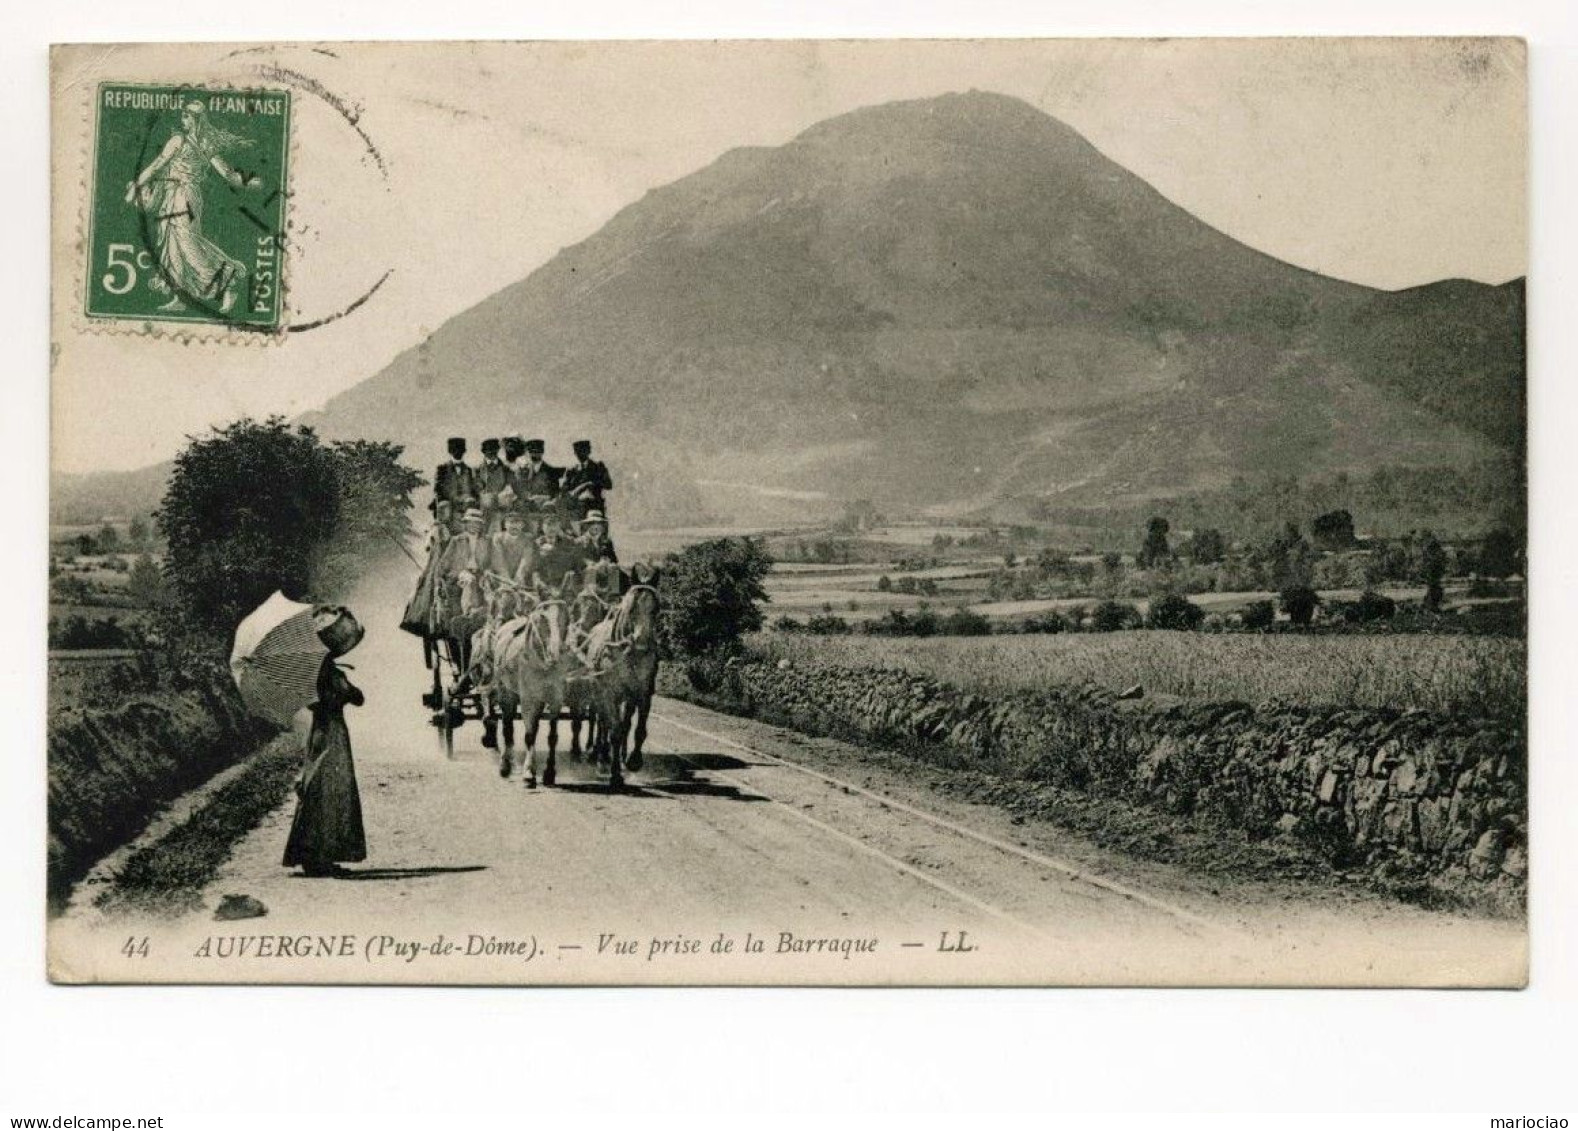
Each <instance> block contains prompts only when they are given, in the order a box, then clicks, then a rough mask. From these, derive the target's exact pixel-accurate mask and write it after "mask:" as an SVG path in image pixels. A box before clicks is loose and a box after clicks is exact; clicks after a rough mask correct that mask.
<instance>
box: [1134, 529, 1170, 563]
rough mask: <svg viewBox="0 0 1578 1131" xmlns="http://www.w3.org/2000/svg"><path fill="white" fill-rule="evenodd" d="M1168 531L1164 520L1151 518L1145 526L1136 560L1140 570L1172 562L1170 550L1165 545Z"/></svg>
mask: <svg viewBox="0 0 1578 1131" xmlns="http://www.w3.org/2000/svg"><path fill="white" fill-rule="evenodd" d="M1170 529H1171V527H1170V526H1168V524H1167V520H1166V519H1165V518H1160V517H1157V518H1153V519H1151V520H1150V521H1149V522H1148V523H1146V524H1145V542H1144V544H1143V545H1142V546H1141V547H1140V553H1139V556H1138V558H1137V559H1136V561H1137V562H1138V564H1139V567H1140V568H1141V569H1155V568H1156V567H1157V566H1163V565H1167V564H1168V563H1170V562H1171V561H1172V560H1173V552H1172V549H1171V548H1170V547H1169V546H1168V545H1167V532H1168V531H1169V530H1170Z"/></svg>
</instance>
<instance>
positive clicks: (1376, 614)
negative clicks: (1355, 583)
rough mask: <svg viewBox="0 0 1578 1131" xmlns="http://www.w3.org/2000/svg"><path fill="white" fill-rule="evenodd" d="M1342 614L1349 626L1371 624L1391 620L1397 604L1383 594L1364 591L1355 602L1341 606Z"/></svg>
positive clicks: (1368, 590)
mask: <svg viewBox="0 0 1578 1131" xmlns="http://www.w3.org/2000/svg"><path fill="white" fill-rule="evenodd" d="M1342 614H1343V619H1344V620H1346V621H1347V622H1348V623H1349V624H1373V623H1375V622H1376V621H1383V620H1391V619H1392V617H1393V616H1395V615H1396V614H1397V602H1396V601H1394V600H1392V599H1391V598H1390V597H1388V596H1386V595H1385V594H1383V593H1377V592H1375V591H1374V590H1372V589H1366V590H1365V591H1364V592H1363V593H1361V594H1359V599H1358V600H1357V601H1354V602H1352V603H1350V604H1347V605H1344V606H1343V609H1342Z"/></svg>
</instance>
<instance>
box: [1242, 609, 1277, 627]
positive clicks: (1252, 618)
mask: <svg viewBox="0 0 1578 1131" xmlns="http://www.w3.org/2000/svg"><path fill="white" fill-rule="evenodd" d="M1243 618H1244V627H1245V628H1247V629H1251V630H1253V631H1255V632H1264V631H1265V630H1266V629H1268V628H1270V627H1271V626H1272V625H1273V624H1275V623H1276V620H1277V607H1276V606H1275V605H1273V604H1272V603H1271V602H1270V601H1251V602H1249V604H1247V605H1245V606H1244V612H1243Z"/></svg>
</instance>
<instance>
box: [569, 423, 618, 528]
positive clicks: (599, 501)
mask: <svg viewBox="0 0 1578 1131" xmlns="http://www.w3.org/2000/svg"><path fill="white" fill-rule="evenodd" d="M571 446H572V447H573V448H574V449H575V463H573V464H571V465H570V466H569V467H568V468H566V469H565V472H564V479H563V482H562V484H561V486H562V489H563V491H564V496H565V498H567V499H568V500H569V501H570V506H571V511H570V517H571V518H572V519H583V520H584V519H585V518H586V516H587V515H588V514H589V513H591V512H592V511H600V512H601V513H602V514H604V515H605V516H606V515H607V514H608V504H607V502H606V501H605V500H604V498H603V493H604V492H605V491H612V490H613V489H614V480H613V477H612V476H610V475H609V474H608V465H607V464H604V463H603V462H602V461H601V460H595V459H593V458H592V441H590V440H577V441H576V442H575V443H574V444H573V445H571Z"/></svg>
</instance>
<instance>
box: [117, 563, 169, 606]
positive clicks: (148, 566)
mask: <svg viewBox="0 0 1578 1131" xmlns="http://www.w3.org/2000/svg"><path fill="white" fill-rule="evenodd" d="M126 593H127V595H128V596H130V597H131V599H132V600H133V601H135V602H136V603H137V604H138V605H140V606H142V607H143V608H145V609H152V608H158V607H159V606H161V605H163V604H164V603H165V601H166V599H167V593H166V590H165V584H164V574H163V572H161V571H160V569H159V567H158V566H157V565H155V564H154V561H153V559H152V558H150V557H149V556H148V555H147V554H139V555H138V556H137V560H136V561H135V562H133V563H132V567H131V572H130V573H129V574H127V576H126Z"/></svg>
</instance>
